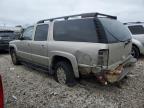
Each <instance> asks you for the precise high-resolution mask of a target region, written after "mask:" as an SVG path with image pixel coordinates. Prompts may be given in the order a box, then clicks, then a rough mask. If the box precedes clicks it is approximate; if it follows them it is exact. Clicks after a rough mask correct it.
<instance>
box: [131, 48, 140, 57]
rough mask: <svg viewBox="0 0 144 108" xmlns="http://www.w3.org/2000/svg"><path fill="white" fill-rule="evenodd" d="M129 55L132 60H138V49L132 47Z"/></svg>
mask: <svg viewBox="0 0 144 108" xmlns="http://www.w3.org/2000/svg"><path fill="white" fill-rule="evenodd" d="M131 54H132V56H133V57H134V58H136V59H138V58H139V56H140V52H139V49H138V48H137V47H136V46H132V51H131Z"/></svg>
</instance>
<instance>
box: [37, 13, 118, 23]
mask: <svg viewBox="0 0 144 108" xmlns="http://www.w3.org/2000/svg"><path fill="white" fill-rule="evenodd" d="M78 16H80V17H81V18H86V17H98V16H105V17H108V18H112V19H117V17H116V16H111V15H106V14H102V13H85V14H76V15H70V16H63V17H57V18H50V19H44V20H40V21H38V22H37V24H39V23H44V22H45V21H53V20H56V19H64V20H68V19H69V18H72V17H78Z"/></svg>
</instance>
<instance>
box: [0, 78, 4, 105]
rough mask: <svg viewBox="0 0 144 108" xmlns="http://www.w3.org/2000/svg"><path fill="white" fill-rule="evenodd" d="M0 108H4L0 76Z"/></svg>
mask: <svg viewBox="0 0 144 108" xmlns="http://www.w3.org/2000/svg"><path fill="white" fill-rule="evenodd" d="M0 108H4V95H3V85H2V78H1V76H0Z"/></svg>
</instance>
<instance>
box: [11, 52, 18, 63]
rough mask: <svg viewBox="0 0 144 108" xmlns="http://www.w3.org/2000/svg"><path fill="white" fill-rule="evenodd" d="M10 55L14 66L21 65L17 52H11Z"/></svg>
mask: <svg viewBox="0 0 144 108" xmlns="http://www.w3.org/2000/svg"><path fill="white" fill-rule="evenodd" d="M10 54H11V59H12V62H13V64H14V65H19V64H20V61H19V60H18V58H17V56H16V52H15V50H11V52H10Z"/></svg>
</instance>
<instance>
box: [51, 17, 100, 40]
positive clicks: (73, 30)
mask: <svg viewBox="0 0 144 108" xmlns="http://www.w3.org/2000/svg"><path fill="white" fill-rule="evenodd" d="M53 37H54V40H56V41H73V42H98V37H97V32H96V26H95V23H94V19H92V18H91V19H75V20H67V21H56V22H55V23H54V36H53Z"/></svg>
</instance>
